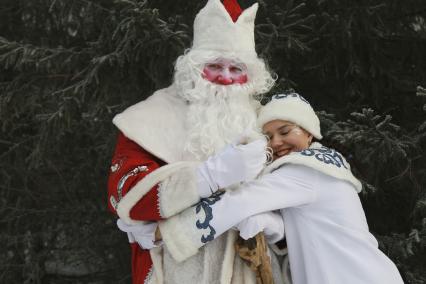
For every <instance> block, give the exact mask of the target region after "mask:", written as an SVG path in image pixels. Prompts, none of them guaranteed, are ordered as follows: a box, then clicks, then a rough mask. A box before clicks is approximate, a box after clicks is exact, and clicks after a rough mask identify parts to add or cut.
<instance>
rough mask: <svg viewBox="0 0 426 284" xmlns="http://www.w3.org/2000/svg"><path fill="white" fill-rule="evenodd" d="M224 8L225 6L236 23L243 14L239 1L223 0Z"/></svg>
mask: <svg viewBox="0 0 426 284" xmlns="http://www.w3.org/2000/svg"><path fill="white" fill-rule="evenodd" d="M223 6H225V9H226V11H228V13H229V15H230V16H231V18H232V21H234V23H235V22H236V21H237V20H238V17H239V16H240V15H241V13H242V12H243V10H242V9H241V7H240V4H238V2H237V0H223Z"/></svg>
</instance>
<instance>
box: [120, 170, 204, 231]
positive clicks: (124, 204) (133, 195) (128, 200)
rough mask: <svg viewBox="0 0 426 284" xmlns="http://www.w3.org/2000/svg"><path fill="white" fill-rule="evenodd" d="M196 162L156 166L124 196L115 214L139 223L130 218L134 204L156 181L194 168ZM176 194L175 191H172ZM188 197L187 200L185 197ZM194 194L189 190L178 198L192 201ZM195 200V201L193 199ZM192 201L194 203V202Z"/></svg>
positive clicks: (127, 221) (130, 221) (129, 221)
mask: <svg viewBox="0 0 426 284" xmlns="http://www.w3.org/2000/svg"><path fill="white" fill-rule="evenodd" d="M195 164H198V163H194V162H178V163H174V164H169V165H165V166H162V167H160V168H158V169H157V170H155V171H153V172H151V173H150V174H148V175H147V176H145V177H144V178H143V179H142V180H140V181H139V182H138V183H137V184H136V185H135V186H134V187H133V188H132V189H131V190H130V191H129V192H128V193H127V194H126V195H125V196H124V197H123V199H121V201H120V202H119V203H118V205H117V214H118V216H119V217H120V218H121V219H122V220H123V221H124V222H126V223H127V224H129V225H131V224H140V223H143V222H142V221H137V220H133V219H131V218H130V210H131V209H132V208H133V206H135V204H136V203H137V202H138V201H139V200H140V199H141V198H142V197H143V196H144V195H145V194H147V193H148V191H150V190H151V188H152V187H154V186H155V185H157V184H158V183H160V182H162V181H164V180H166V179H167V178H169V177H170V176H172V175H173V174H174V173H176V172H178V171H179V170H182V169H185V168H194V165H195ZM174 194H176V193H174ZM186 197H188V198H189V199H188V200H185V198H186ZM193 198H194V194H191V193H190V192H189V193H187V192H183V193H182V196H181V198H180V201H181V202H184V203H186V204H187V203H188V202H193ZM195 202H196V201H195ZM195 202H194V203H195ZM175 207H176V206H175Z"/></svg>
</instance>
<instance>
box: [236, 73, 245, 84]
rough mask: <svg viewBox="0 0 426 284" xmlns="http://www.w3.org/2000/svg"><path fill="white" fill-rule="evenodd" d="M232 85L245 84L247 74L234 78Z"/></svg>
mask: <svg viewBox="0 0 426 284" xmlns="http://www.w3.org/2000/svg"><path fill="white" fill-rule="evenodd" d="M234 83H238V84H244V83H247V74H240V75H236V76H235V77H234Z"/></svg>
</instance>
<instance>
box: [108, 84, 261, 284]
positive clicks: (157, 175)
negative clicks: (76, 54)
mask: <svg viewBox="0 0 426 284" xmlns="http://www.w3.org/2000/svg"><path fill="white" fill-rule="evenodd" d="M187 111H188V104H187V103H186V102H185V101H184V100H183V99H182V98H181V97H179V96H177V95H176V90H175V88H174V86H171V87H169V88H166V89H162V90H159V91H157V92H156V93H154V94H153V95H152V96H151V97H149V98H148V99H146V100H145V101H142V102H140V103H138V104H136V105H133V106H131V107H129V108H128V109H126V110H125V111H124V112H123V113H121V114H118V115H117V116H116V117H115V118H114V120H113V123H114V124H115V125H116V126H117V128H118V129H119V130H120V132H121V133H120V134H119V137H118V141H117V146H116V150H115V153H114V157H113V162H112V165H111V173H110V178H109V183H108V201H109V208H110V209H111V210H112V211H113V212H114V213H116V214H117V215H118V216H119V217H120V218H121V219H122V220H123V221H124V222H126V223H127V224H136V223H138V222H144V221H157V220H161V219H163V218H169V217H171V216H175V215H176V214H179V213H180V212H182V211H183V210H184V209H186V208H188V207H191V206H192V205H194V204H196V203H197V202H199V201H200V197H199V195H198V190H197V187H196V174H195V172H196V171H195V167H197V166H198V164H199V161H196V159H195V158H194V157H191V155H190V154H188V153H185V152H184V151H183V149H184V143H185V140H186V137H187V129H186V127H185V120H186V114H187ZM173 230H175V231H179V230H182V228H181V227H179V226H175V227H172V228H168V231H169V232H170V231H173ZM236 238H237V233H236V232H235V231H228V232H227V233H226V234H225V235H224V236H223V238H221V239H217V240H215V241H213V242H211V243H209V244H207V245H206V246H205V249H204V250H203V252H202V253H198V250H197V249H196V248H195V249H194V251H189V252H186V253H188V254H189V255H194V256H193V258H192V260H191V259H189V260H186V261H185V263H186V264H185V263H184V264H182V263H181V262H180V261H181V260H182V259H184V258H183V257H180V255H179V252H180V248H177V247H174V246H173V242H172V241H170V240H168V239H163V241H164V243H165V247H161V248H154V249H151V250H149V251H148V250H143V249H141V248H140V247H139V246H138V244H137V243H132V244H131V248H132V274H133V283H138V284H139V283H163V282H164V281H166V282H167V281H168V282H174V283H202V282H203V283H224V284H225V283H226V284H229V283H232V284H234V283H235V284H237V283H238V284H241V283H245V284H249V283H255V276H254V274H253V272H252V271H251V270H250V269H249V268H248V266H247V265H245V264H244V263H243V262H242V261H241V259H240V258H239V257H235V249H234V242H235V240H236ZM171 255H173V256H174V260H173V259H171V258H170V256H171ZM212 259H216V260H217V261H216V260H215V261H212ZM188 263H190V264H188ZM163 267H164V269H163ZM163 270H165V271H163ZM164 272H167V273H164ZM170 273H172V274H173V273H174V275H175V276H172V277H171V278H170Z"/></svg>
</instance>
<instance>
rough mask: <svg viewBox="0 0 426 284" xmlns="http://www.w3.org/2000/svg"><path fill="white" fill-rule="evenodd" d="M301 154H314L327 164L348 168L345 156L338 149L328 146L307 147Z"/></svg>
mask: <svg viewBox="0 0 426 284" xmlns="http://www.w3.org/2000/svg"><path fill="white" fill-rule="evenodd" d="M300 154H302V155H304V156H314V157H315V158H316V159H317V160H318V161H321V162H323V163H325V164H333V165H335V166H336V167H338V168H340V167H342V166H343V167H344V168H345V169H347V167H346V165H345V159H344V158H343V156H342V155H341V154H340V153H339V152H337V151H336V150H334V149H330V148H327V147H325V146H322V147H321V148H319V149H318V148H311V149H305V150H303V151H301V152H300Z"/></svg>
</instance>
